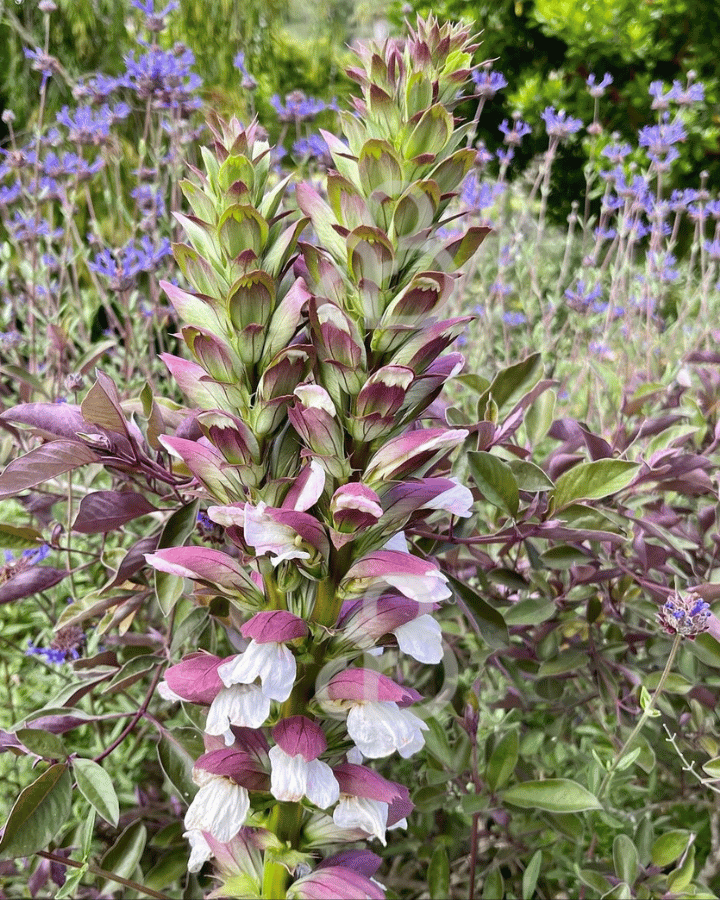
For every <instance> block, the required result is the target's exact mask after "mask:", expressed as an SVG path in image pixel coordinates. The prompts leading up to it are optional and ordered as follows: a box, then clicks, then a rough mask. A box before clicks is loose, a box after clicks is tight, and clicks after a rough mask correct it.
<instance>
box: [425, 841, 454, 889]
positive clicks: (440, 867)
mask: <svg viewBox="0 0 720 900" xmlns="http://www.w3.org/2000/svg"><path fill="white" fill-rule="evenodd" d="M428 888H429V889H430V897H431V900H444V898H445V897H449V896H450V860H449V859H448V854H447V850H446V849H445V847H443V846H438V847H436V848H435V849H434V850H433V854H432V856H431V857H430V865H429V866H428Z"/></svg>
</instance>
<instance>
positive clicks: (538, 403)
mask: <svg viewBox="0 0 720 900" xmlns="http://www.w3.org/2000/svg"><path fill="white" fill-rule="evenodd" d="M556 401H557V394H556V393H555V391H545V392H544V393H542V394H540V396H539V397H538V398H537V399H536V400H535V401H534V402H533V403H532V404H531V406H530V408H529V409H528V411H527V412H526V413H525V420H524V424H525V431H526V433H527V436H528V439H529V441H530V446H531V447H534V446H535V444H538V443H539V442H540V441H541V440H542V439H543V438H544V437H545V435H546V434H547V433H548V431H549V430H550V426H551V425H552V423H553V419H554V418H555V403H556ZM525 490H527V488H525Z"/></svg>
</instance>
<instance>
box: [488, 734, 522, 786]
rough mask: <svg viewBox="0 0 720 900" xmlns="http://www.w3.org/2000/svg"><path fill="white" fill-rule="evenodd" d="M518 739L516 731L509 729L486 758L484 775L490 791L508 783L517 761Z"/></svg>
mask: <svg viewBox="0 0 720 900" xmlns="http://www.w3.org/2000/svg"><path fill="white" fill-rule="evenodd" d="M519 751H520V740H519V738H518V733H517V731H509V732H508V733H507V734H506V735H505V736H504V737H503V739H502V740H501V741H500V742H499V743H498V745H497V747H496V748H495V749H494V750H493V752H492V755H491V756H490V759H489V760H488V764H487V769H486V771H485V777H486V779H487V783H488V787H489V788H490V790H491V791H496V790H498V788H503V787H505V785H506V784H507V783H508V780H509V778H510V776H511V775H512V773H513V772H514V771H515V766H516V765H517V761H518V754H519Z"/></svg>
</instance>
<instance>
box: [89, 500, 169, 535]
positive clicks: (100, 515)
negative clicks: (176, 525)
mask: <svg viewBox="0 0 720 900" xmlns="http://www.w3.org/2000/svg"><path fill="white" fill-rule="evenodd" d="M151 512H155V507H154V506H153V505H152V504H151V503H149V502H148V501H147V500H146V499H145V497H143V495H142V494H136V493H133V492H132V491H95V492H94V493H92V494H86V495H85V496H84V497H83V499H82V501H81V502H80V509H79V510H78V514H77V517H76V518H75V522H74V524H73V528H72V530H73V531H78V532H80V533H81V534H105V533H107V532H108V531H114V530H115V529H116V528H121V527H122V526H123V525H124V524H125V523H126V522H131V521H132V520H133V519H137V518H139V517H140V516H146V515H147V514H148V513H151Z"/></svg>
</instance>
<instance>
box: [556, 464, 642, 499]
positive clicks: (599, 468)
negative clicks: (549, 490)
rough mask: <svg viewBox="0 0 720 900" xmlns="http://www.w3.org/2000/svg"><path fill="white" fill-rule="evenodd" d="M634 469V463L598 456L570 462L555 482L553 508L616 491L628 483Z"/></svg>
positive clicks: (601, 496) (607, 495) (600, 497)
mask: <svg viewBox="0 0 720 900" xmlns="http://www.w3.org/2000/svg"><path fill="white" fill-rule="evenodd" d="M637 470H638V464H637V463H634V462H628V461H627V460H624V459H598V460H596V461H595V462H589V463H580V464H578V465H577V466H573V468H572V469H570V470H569V471H567V472H564V473H563V474H562V475H561V476H560V477H559V478H558V480H557V482H556V483H555V492H554V494H553V497H554V500H555V508H556V509H559V508H560V507H563V506H568V505H569V504H570V503H574V502H575V501H576V500H600V499H602V498H603V497H609V496H610V495H611V494H616V493H617V492H618V491H621V490H622V489H623V488H625V487H627V486H628V485H629V484H630V482H631V481H632V480H633V478H634V477H635V473H636V472H637Z"/></svg>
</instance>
